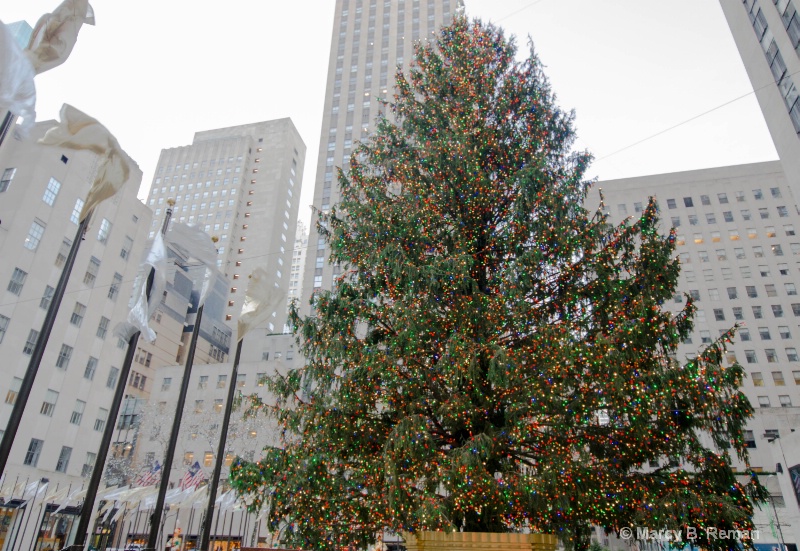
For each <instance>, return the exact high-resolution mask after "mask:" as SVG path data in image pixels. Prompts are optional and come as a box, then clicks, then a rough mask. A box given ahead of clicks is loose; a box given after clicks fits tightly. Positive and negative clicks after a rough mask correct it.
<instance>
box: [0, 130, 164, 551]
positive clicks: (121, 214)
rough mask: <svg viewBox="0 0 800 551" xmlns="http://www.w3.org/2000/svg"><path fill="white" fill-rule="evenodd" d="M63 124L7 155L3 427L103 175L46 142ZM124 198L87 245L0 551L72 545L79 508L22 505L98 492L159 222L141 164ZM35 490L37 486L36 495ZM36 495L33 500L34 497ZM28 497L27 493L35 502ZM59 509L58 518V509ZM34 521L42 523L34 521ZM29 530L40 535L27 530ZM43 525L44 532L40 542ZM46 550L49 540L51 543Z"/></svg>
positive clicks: (9, 502) (103, 210)
mask: <svg viewBox="0 0 800 551" xmlns="http://www.w3.org/2000/svg"><path fill="white" fill-rule="evenodd" d="M55 124H56V123H55V122H53V121H48V122H40V123H38V124H37V125H36V126H35V128H34V130H33V131H32V133H31V136H30V137H29V138H28V139H26V140H25V141H17V140H13V139H6V141H5V142H4V143H3V146H2V147H0V172H2V177H1V178H0V256H2V258H3V259H4V261H3V262H2V263H0V281H2V290H0V293H2V295H3V296H2V298H1V299H0V354H2V356H3V358H5V359H4V361H3V362H2V365H0V372H2V377H0V395H2V396H3V399H4V402H3V403H2V404H0V419H1V420H0V423H2V425H3V426H5V425H6V423H7V421H8V417H9V415H10V413H11V409H12V406H13V404H14V403H15V402H16V400H17V391H18V390H19V388H20V384H21V382H22V378H23V376H24V374H25V372H26V369H27V366H28V363H29V360H30V358H31V353H32V351H33V347H34V344H35V342H36V339H37V337H38V333H39V330H40V329H41V327H42V323H43V320H44V317H45V314H46V311H47V308H48V307H49V305H50V301H51V298H52V296H53V293H54V290H55V287H56V285H57V282H58V279H59V277H60V275H61V272H62V270H63V267H64V264H65V261H66V258H67V254H68V252H69V250H70V247H71V245H72V242H73V240H74V239H75V238H76V232H77V230H78V222H79V220H78V215H79V213H80V210H81V208H82V206H83V201H84V199H85V197H86V194H87V192H88V191H89V188H90V187H91V183H92V181H93V179H94V175H95V172H96V170H97V166H98V160H97V157H96V156H95V155H94V154H92V153H88V152H77V151H71V150H66V149H64V150H62V149H60V148H57V147H46V146H41V145H38V144H37V143H36V140H37V139H39V138H41V137H42V136H43V135H44V133H45V132H46V130H47V129H49V128H50V127H52V126H53V125H55ZM130 164H131V178H130V180H129V181H128V182H127V184H126V185H125V187H124V188H123V189H122V191H121V192H120V193H119V194H118V195H116V196H115V197H113V198H112V199H109V200H107V201H105V202H103V203H102V204H101V205H100V206H99V207H98V208H97V209H96V211H95V213H94V215H93V217H92V220H91V222H90V225H89V228H88V230H87V232H86V233H85V235H84V236H83V237H82V239H83V241H82V243H81V246H80V249H79V250H78V254H77V257H76V261H75V264H74V268H73V270H72V274H71V277H70V279H69V284H68V286H67V289H66V292H65V295H64V298H63V300H62V303H61V306H60V309H59V314H58V316H57V318H56V320H55V326H54V327H53V330H52V333H51V336H50V338H49V342H48V344H47V348H46V350H45V353H44V357H43V359H42V362H41V365H40V368H39V371H38V375H37V377H36V380H35V383H34V386H33V389H32V392H31V395H30V399H29V401H28V404H27V407H26V410H25V413H24V416H23V418H22V425H21V426H20V430H19V431H18V433H17V436H16V440H15V442H14V447H13V449H12V451H11V455H10V457H9V461H8V465H7V467H6V473H5V477H4V478H3V480H2V482H1V483H0V494H1V495H2V498H3V500H4V501H3V505H2V506H0V517H2V518H0V543H7V542H5V539H6V536H8V535H9V534H12V532H13V537H14V541H15V542H16V543H17V545H23V546H27V547H21V548H31V549H32V548H34V547H33V545H34V543H35V542H34V540H33V539H31V538H35V537H36V534H38V537H39V542H38V543H37V544H36V545H38V546H39V547H37V548H40V547H41V546H45V545H49V546H50V547H54V546H55V545H56V544H57V543H62V544H63V543H64V537H65V535H66V534H67V533H69V530H70V529H71V527H72V521H73V520H74V518H75V517H74V513H75V511H74V510H71V511H67V512H64V511H62V512H60V513H59V514H55V513H54V512H53V511H52V510H48V509H41V508H40V509H38V513H37V512H36V511H37V510H34V508H33V506H32V505H31V506H29V507H21V505H22V503H21V501H20V500H21V498H23V497H24V496H25V495H27V497H28V499H30V498H31V497H32V495H33V496H36V497H39V498H44V497H47V496H50V497H52V496H53V495H57V494H58V492H61V493H63V492H64V491H66V490H68V489H72V490H77V489H80V487H81V486H83V485H84V484H85V483H87V482H88V477H89V476H90V475H91V473H92V470H93V468H94V463H95V459H96V457H97V455H98V450H99V446H100V441H101V437H102V434H103V430H104V429H105V426H106V424H107V423H109V422H111V423H113V422H114V421H113V420H109V419H108V416H109V408H110V405H111V401H112V398H113V395H114V391H115V389H116V387H117V383H118V378H119V372H120V368H121V366H122V363H123V359H124V357H125V352H126V349H127V342H126V341H123V340H121V339H119V338H118V337H116V336H115V335H114V327H115V326H116V324H117V323H119V322H120V321H123V320H124V319H125V317H126V316H127V313H128V297H129V296H130V291H131V287H132V283H133V280H134V278H135V276H136V272H137V268H138V259H139V258H141V256H142V253H143V251H144V249H145V246H146V241H147V234H148V231H149V227H150V221H151V218H152V212H151V211H150V209H148V208H147V207H146V206H145V205H143V204H142V203H141V202H140V201H139V200H138V199H137V198H136V192H137V190H138V187H139V184H140V181H141V177H142V174H141V171H140V170H139V169H138V167H137V166H136V163H135V162H133V161H130ZM34 486H35V488H34ZM31 491H33V494H31ZM26 492H27V494H26ZM53 509H54V508H53ZM34 513H36V514H37V515H38V517H36V518H32V517H33V516H34ZM26 519H27V521H26V522H25V524H24V526H30V527H31V530H28V531H27V532H25V531H21V530H20V527H21V526H23V520H26ZM39 526H42V527H43V528H42V530H43V531H42V532H39V530H38V529H39ZM45 540H47V541H45Z"/></svg>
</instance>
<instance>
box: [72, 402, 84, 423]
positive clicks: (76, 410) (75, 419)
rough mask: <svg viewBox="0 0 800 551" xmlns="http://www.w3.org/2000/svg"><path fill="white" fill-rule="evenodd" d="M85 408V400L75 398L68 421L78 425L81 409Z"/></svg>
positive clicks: (81, 413)
mask: <svg viewBox="0 0 800 551" xmlns="http://www.w3.org/2000/svg"><path fill="white" fill-rule="evenodd" d="M85 409H86V402H84V401H83V400H75V408H74V409H73V410H72V415H70V417H69V422H70V423H72V424H73V425H80V424H81V419H83V411H84V410H85Z"/></svg>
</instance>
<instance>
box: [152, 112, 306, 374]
mask: <svg viewBox="0 0 800 551" xmlns="http://www.w3.org/2000/svg"><path fill="white" fill-rule="evenodd" d="M304 160H305V144H304V143H303V140H302V139H301V137H300V135H299V134H298V133H297V130H296V129H295V127H294V124H293V123H292V121H291V119H279V120H274V121H266V122H259V123H254V124H246V125H242V126H234V127H230V128H221V129H218V130H208V131H204V132H198V133H196V134H195V136H194V140H193V141H192V144H191V145H188V146H183V147H175V148H170V149H164V150H162V151H161V156H160V158H159V161H158V167H157V169H156V173H155V175H154V177H153V183H152V186H151V188H150V194H149V196H148V200H147V203H148V205H150V207H151V208H153V209H154V211H155V217H156V219H155V220H154V221H153V225H152V227H151V231H150V233H151V234H153V233H154V232H156V231H158V224H159V218H160V216H161V215H162V212H163V210H164V209H165V208H166V206H167V202H168V200H169V199H173V200H174V201H175V206H174V215H173V220H175V221H178V222H184V223H187V224H197V225H199V226H200V227H201V228H203V229H204V230H205V231H206V232H207V233H208V234H209V235H212V236H216V237H218V238H219V242H218V243H217V247H218V250H219V260H218V261H217V265H218V266H219V268H220V271H221V272H222V273H223V274H224V275H225V276H226V277H228V279H229V280H230V281H231V286H230V288H229V289H228V292H227V296H226V306H225V307H226V312H225V319H226V320H227V321H228V322H229V324H230V326H231V327H232V328H234V330H235V327H236V325H235V324H236V321H237V317H238V314H239V312H240V311H241V308H242V303H243V301H244V296H245V290H246V289H247V278H248V275H249V274H250V273H251V272H252V271H253V269H255V268H256V267H263V268H266V270H267V272H268V273H269V274H270V276H271V277H272V278H273V283H274V284H275V286H276V287H277V288H280V289H282V290H283V292H284V293H286V294H288V291H289V276H290V269H291V264H292V251H293V246H294V239H295V231H296V228H297V211H298V201H299V199H300V187H301V184H302V178H303V163H304ZM285 321H286V315H285V312H284V311H283V310H282V309H281V311H280V312H276V313H275V317H274V318H273V320H272V321H269V322H267V323H266V324H265V327H264V328H263V333H264V334H269V333H274V332H282V331H283V326H284V323H285ZM259 347H260V343H259V342H258V339H248V340H247V341H246V342H245V347H244V350H243V354H244V356H243V359H244V358H247V357H249V356H252V357H256V358H258V357H260V356H261V352H262V351H261V350H260V348H259Z"/></svg>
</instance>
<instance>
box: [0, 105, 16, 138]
mask: <svg viewBox="0 0 800 551" xmlns="http://www.w3.org/2000/svg"><path fill="white" fill-rule="evenodd" d="M15 118H16V117H15V116H14V115H12V114H11V111H8V112H7V113H6V116H5V117H3V122H2V123H0V145H3V142H4V141H5V139H6V134H8V131H9V130H10V129H11V127H12V126H14V119H15Z"/></svg>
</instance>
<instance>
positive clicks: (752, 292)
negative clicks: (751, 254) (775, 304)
mask: <svg viewBox="0 0 800 551" xmlns="http://www.w3.org/2000/svg"><path fill="white" fill-rule="evenodd" d="M783 286H784V289H785V290H786V294H787V295H789V296H795V295H797V287H796V285H795V284H794V283H784V284H783ZM725 291H726V293H727V295H728V299H730V300H736V299H738V298H739V288H738V287H727V288H726V289H725ZM764 291H765V292H766V294H767V296H768V297H777V296H778V289H777V286H776V285H775V284H774V283H768V284H766V285H764ZM707 293H708V298H709V300H720V292H719V289H708V291H707ZM745 293H746V294H747V297H748V298H758V289H757V288H756V286H755V285H746V286H745ZM689 296H691V297H692V299H693V300H695V301H700V300H702V299H701V297H700V291H699V290H697V289H691V290H690V291H689ZM674 298H675V302H683V294H682V293H676V294H675V296H674Z"/></svg>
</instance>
